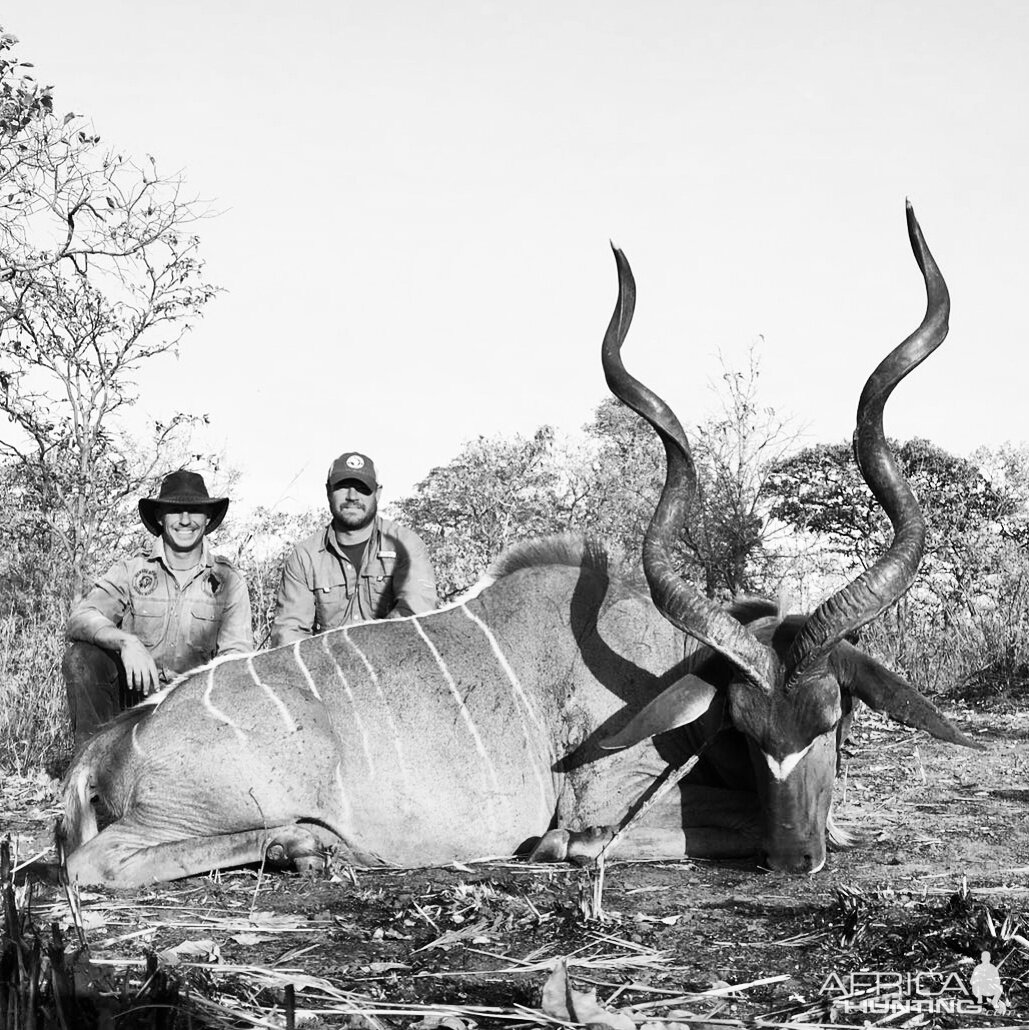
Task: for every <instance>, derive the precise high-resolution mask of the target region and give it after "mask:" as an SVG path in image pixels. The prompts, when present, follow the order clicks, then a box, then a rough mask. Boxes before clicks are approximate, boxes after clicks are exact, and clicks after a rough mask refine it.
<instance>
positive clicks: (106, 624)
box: [64, 471, 254, 744]
mask: <svg viewBox="0 0 1029 1030" xmlns="http://www.w3.org/2000/svg"><path fill="white" fill-rule="evenodd" d="M228 507H229V500H228V498H227V497H211V496H210V495H209V494H208V492H207V485H206V484H205V483H204V479H203V476H200V475H198V474H197V473H196V472H186V471H180V472H172V473H171V474H170V475H168V476H165V478H164V481H163V482H162V483H161V489H160V492H159V493H158V495H157V497H144V498H142V499H141V500H140V502H139V517H140V519H142V521H143V525H144V526H146V528H147V529H148V530H149V531H150V532H151V533H152V534H153V535H154V538H155V539H154V542H153V546H152V547H149V548H143V549H141V550H140V551H139V552H137V553H136V554H134V555H132V556H131V557H129V558H124V559H122V560H121V561H119V562H117V563H116V564H115V565H114V566H113V567H112V568H111V569H110V570H109V571H108V572H107V574H106V575H104V576H101V577H100V579H98V580H97V582H96V585H95V586H94V587H93V589H92V590H91V591H90V592H89V593H88V594H87V595H86V596H85V597H84V598H83V599H82V600H81V601H80V602H79V603H78V604H77V605H76V606H75V609H74V611H73V612H72V613H71V618H70V619H69V620H68V626H67V629H66V631H65V635H66V636H67V638H68V640H69V642H70V643H69V645H68V649H67V651H66V652H65V656H64V682H65V686H66V688H67V691H68V708H69V711H70V712H71V722H72V732H73V733H74V736H75V743H76V744H80V743H81V742H82V741H84V740H86V739H87V738H88V737H89V736H91V735H92V734H93V732H94V731H95V730H96V729H97V728H98V727H99V726H101V725H102V724H103V723H105V722H107V721H108V720H109V719H112V718H114V716H115V715H117V714H118V712H119V711H121V710H122V709H123V708H126V707H129V706H130V705H132V704H135V703H136V702H137V701H139V700H141V699H142V697H143V696H144V695H146V694H150V693H153V692H154V691H155V690H158V689H160V688H161V687H162V686H164V685H165V684H166V683H170V682H171V681H172V680H173V679H175V677H176V676H178V675H180V674H181V673H184V672H188V671H189V670H190V669H195V668H197V667H198V666H200V665H204V664H205V663H206V662H209V661H210V660H211V659H212V658H214V657H215V656H216V655H225V654H246V653H247V652H249V651H252V650H253V648H254V645H253V632H252V630H251V625H250V595H249V593H248V592H247V585H246V581H245V580H244V579H243V576H242V574H241V573H240V572H239V570H238V569H237V568H236V567H235V566H234V565H233V564H232V562H230V561H229V560H228V558H223V557H222V556H221V555H217V554H213V553H212V552H211V549H210V547H209V546H208V543H207V540H206V536H207V534H208V533H210V532H211V531H212V530H215V529H217V528H218V527H219V526H220V525H221V522H222V519H224V518H225V512H226V510H227V509H228Z"/></svg>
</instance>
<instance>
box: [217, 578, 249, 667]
mask: <svg viewBox="0 0 1029 1030" xmlns="http://www.w3.org/2000/svg"><path fill="white" fill-rule="evenodd" d="M253 649H254V629H253V621H252V619H251V614H250V591H249V590H248V589H247V581H246V580H245V579H244V578H243V576H242V575H241V574H240V573H239V572H238V571H236V570H234V571H233V575H232V577H231V579H230V582H229V596H228V597H227V598H226V600H225V608H224V609H223V610H222V621H221V625H220V626H219V627H218V651H217V653H218V654H220V655H222V654H249V653H250V652H251V651H253Z"/></svg>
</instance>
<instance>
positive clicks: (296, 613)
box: [272, 451, 436, 647]
mask: <svg viewBox="0 0 1029 1030" xmlns="http://www.w3.org/2000/svg"><path fill="white" fill-rule="evenodd" d="M381 489H382V488H381V487H380V486H379V483H378V480H377V479H376V475H375V465H374V464H373V463H372V460H371V458H369V457H368V456H367V455H365V454H359V453H357V452H356V451H348V452H347V453H345V454H341V455H340V456H339V457H338V458H337V459H336V460H335V461H334V462H333V463H332V465H331V467H330V468H329V474H328V477H327V478H326V483H325V491H326V494H327V495H328V499H329V511H330V512H331V513H332V522H331V523H330V524H329V525H328V526H326V527H325V529H319V530H318V531H317V532H316V533H313V534H312V535H311V536H309V537H307V539H306V540H301V541H300V543H298V544H297V545H296V547H295V548H294V549H293V553H292V554H291V555H290V556H289V558H288V559H287V560H286V564H285V566H284V568H283V570H282V581H281V583H280V584H279V592H278V594H277V595H276V598H275V621H274V623H273V625H272V647H278V646H279V645H280V644H289V643H292V642H293V641H294V640H301V639H303V638H304V637H309V636H311V635H312V634H314V633H324V632H325V631H326V630H328V629H335V628H336V627H337V626H346V625H348V624H350V623H353V622H367V621H369V620H372V619H389V618H398V617H401V616H405V615H419V614H421V613H422V612H427V611H431V610H432V609H433V608H435V607H436V576H435V574H434V573H433V571H432V563H431V562H430V560H429V552H428V550H427V549H426V547H425V544H424V543H422V540H421V538H420V537H419V536H418V535H417V534H416V533H414V532H412V531H411V530H410V529H406V528H405V527H404V526H400V525H398V524H397V523H396V522H392V521H391V520H390V519H386V518H383V517H382V516H381V515H379V514H378V501H379V492H380V491H381Z"/></svg>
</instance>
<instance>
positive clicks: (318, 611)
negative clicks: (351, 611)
mask: <svg viewBox="0 0 1029 1030" xmlns="http://www.w3.org/2000/svg"><path fill="white" fill-rule="evenodd" d="M349 600H350V598H349V597H347V588H346V584H345V583H330V584H327V585H325V586H320V587H315V588H314V632H315V633H324V632H325V631H326V630H327V629H335V628H336V627H337V626H338V625H340V624H341V623H342V620H343V617H344V613H345V612H346V609H347V603H348V601H349Z"/></svg>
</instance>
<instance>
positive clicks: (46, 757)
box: [0, 614, 71, 776]
mask: <svg viewBox="0 0 1029 1030" xmlns="http://www.w3.org/2000/svg"><path fill="white" fill-rule="evenodd" d="M63 653H64V635H63V626H62V624H61V622H60V620H57V619H51V618H44V617H42V616H36V617H34V618H32V619H27V618H26V617H24V616H16V615H14V614H7V615H5V616H3V617H0V770H6V771H8V772H14V773H16V774H17V775H20V776H27V775H28V774H29V773H32V772H35V771H37V770H42V769H50V770H51V771H53V770H55V768H56V767H58V766H59V765H60V764H61V761H62V759H63V758H64V757H65V756H66V755H67V754H68V753H69V751H70V749H71V742H70V734H69V730H68V709H67V703H66V701H65V695H64V684H63V681H62V679H61V657H62V655H63Z"/></svg>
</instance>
